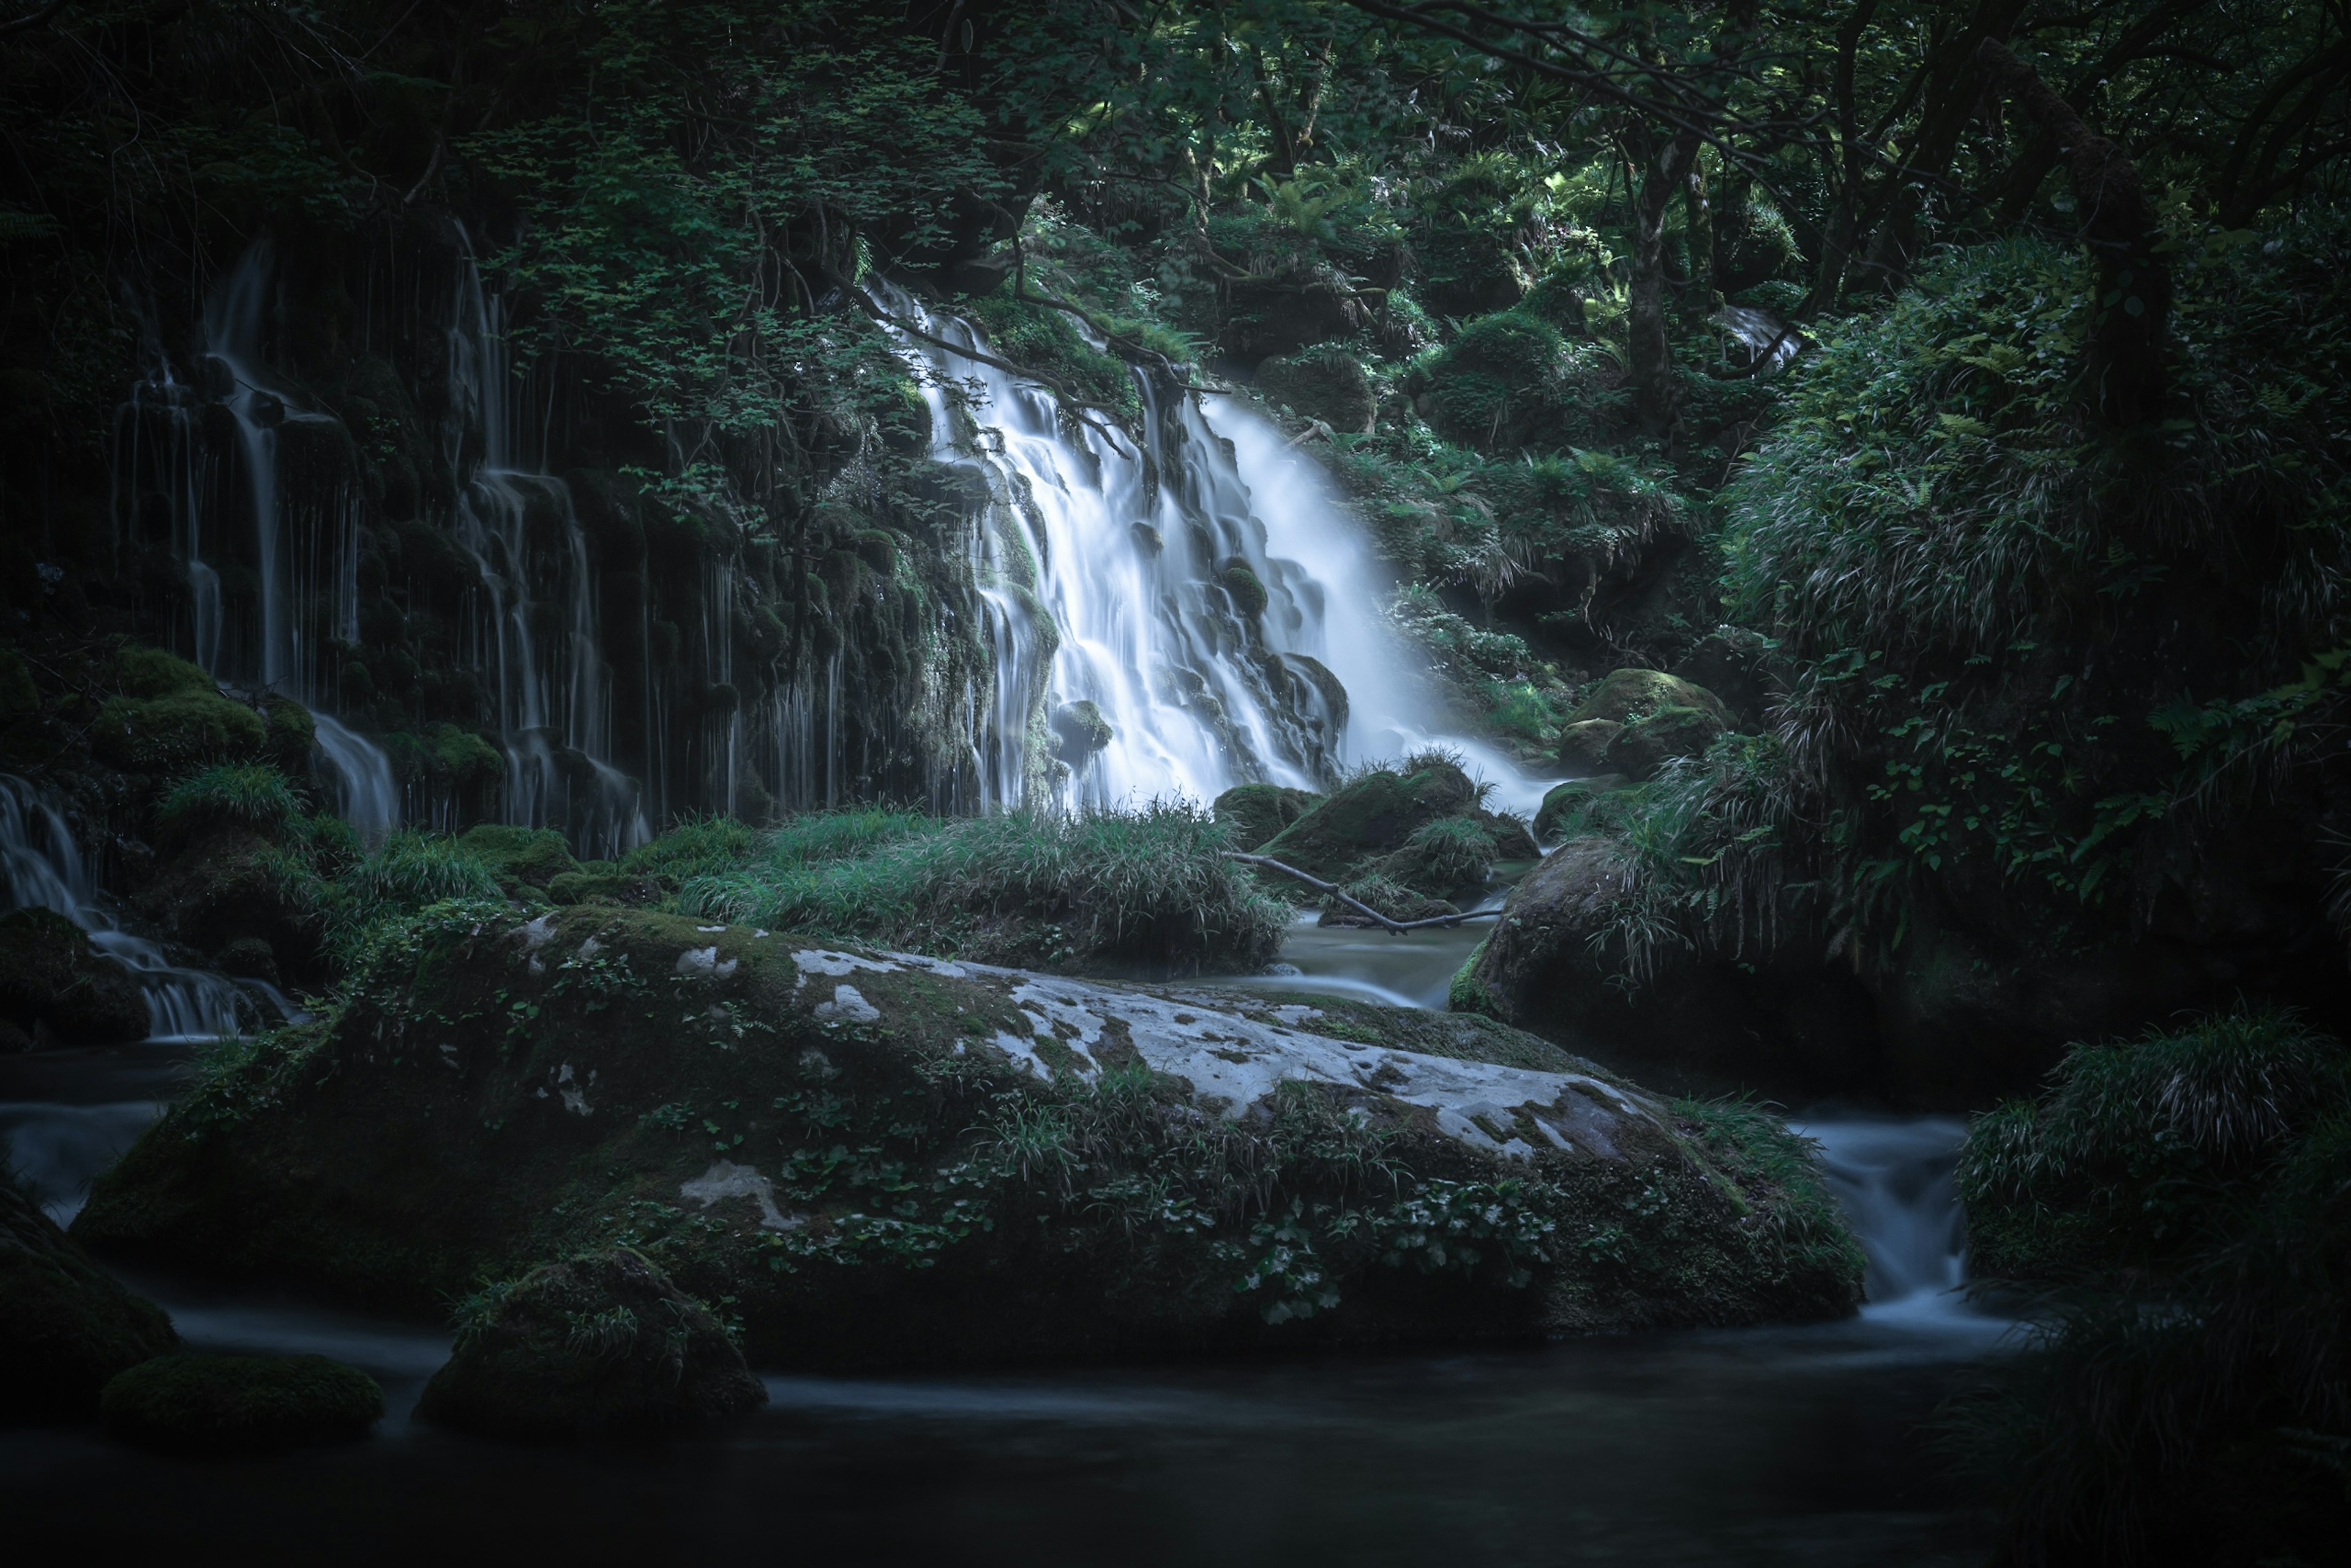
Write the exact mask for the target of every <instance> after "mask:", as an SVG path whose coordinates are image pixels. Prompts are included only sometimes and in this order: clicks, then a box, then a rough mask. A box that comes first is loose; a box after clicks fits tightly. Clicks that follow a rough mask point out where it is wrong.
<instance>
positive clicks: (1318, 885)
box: [1222, 850, 1502, 932]
mask: <svg viewBox="0 0 2351 1568" xmlns="http://www.w3.org/2000/svg"><path fill="white" fill-rule="evenodd" d="M1222 853H1223V855H1224V857H1225V858H1226V859H1227V860H1228V861H1239V862H1242V863H1243V864H1245V865H1253V866H1261V867H1263V868H1264V869H1265V870H1267V871H1278V872H1280V873H1281V874H1282V875H1284V876H1289V877H1295V878H1297V879H1298V880H1299V881H1300V882H1302V883H1305V884H1306V885H1307V886H1309V887H1311V888H1313V889H1314V890H1315V891H1316V892H1318V893H1327V894H1330V895H1331V896H1332V897H1333V898H1335V899H1337V900H1338V901H1339V902H1340V903H1342V904H1345V905H1347V906H1348V907H1349V908H1350V909H1353V910H1354V911H1356V912H1357V913H1358V914H1361V915H1364V916H1366V917H1367V918H1369V919H1371V920H1374V921H1376V922H1378V923H1379V924H1380V925H1384V926H1386V927H1387V928H1388V929H1389V930H1390V931H1393V932H1404V931H1417V930H1419V929H1420V928H1421V927H1422V926H1424V925H1460V924H1461V923H1462V922H1463V921H1465V920H1485V919H1489V918H1499V916H1500V915H1501V913H1502V912H1501V911H1500V910H1499V909H1472V910H1468V911H1465V912H1464V913H1462V914H1459V915H1431V916H1429V918H1427V919H1426V920H1390V919H1389V918H1388V917H1387V916H1386V915H1382V914H1381V913H1380V912H1379V911H1378V910H1376V909H1374V908H1373V907H1372V906H1371V905H1370V904H1365V903H1364V901H1363V900H1362V899H1360V898H1356V897H1353V895H1351V894H1348V893H1347V892H1345V891H1344V890H1343V889H1342V888H1341V887H1340V886H1339V884H1338V883H1335V882H1324V881H1323V880H1322V878H1321V877H1319V876H1310V875H1309V874H1307V873H1305V872H1302V871H1300V870H1299V869H1298V868H1297V867H1296V866H1294V865H1284V864H1282V863H1281V862H1280V861H1278V860H1274V859H1271V858H1270V857H1268V856H1266V855H1245V854H1243V853H1241V852H1239V851H1238V850H1225V851H1223V852H1222Z"/></svg>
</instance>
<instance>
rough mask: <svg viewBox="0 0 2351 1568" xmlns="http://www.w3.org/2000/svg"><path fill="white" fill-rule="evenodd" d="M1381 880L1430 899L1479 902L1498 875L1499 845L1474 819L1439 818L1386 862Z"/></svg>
mask: <svg viewBox="0 0 2351 1568" xmlns="http://www.w3.org/2000/svg"><path fill="white" fill-rule="evenodd" d="M1378 874H1379V875H1381V876H1384V877H1385V878H1387V879H1388V880H1390V881H1392V882H1395V883H1398V884H1400V885H1402V886H1405V887H1408V888H1410V889H1412V890H1413V891H1414V892H1416V893H1418V894H1423V895H1425V896H1426V897H1428V898H1432V899H1447V900H1451V901H1452V902H1453V903H1455V904H1461V903H1464V902H1468V901H1474V900H1475V899H1476V898H1478V897H1479V895H1480V894H1482V893H1483V892H1484V890H1485V886H1486V883H1487V882H1488V881H1489V880H1490V879H1491V878H1492V876H1493V874H1494V840H1493V837H1492V835H1491V834H1489V832H1488V831H1487V830H1486V828H1485V825H1484V824H1483V823H1480V822H1479V821H1475V820H1473V819H1471V818H1468V817H1439V818H1437V820H1436V821H1429V822H1423V823H1422V824H1421V825H1420V826H1419V827H1417V828H1415V829H1414V830H1413V831H1412V836H1411V837H1410V838H1407V839H1406V840H1405V841H1404V842H1403V843H1401V844H1399V845H1397V846H1396V848H1395V850H1393V851H1391V852H1389V853H1388V854H1387V855H1386V856H1384V858H1382V859H1381V861H1380V862H1379V867H1378ZM1381 913H1383V914H1386V913H1387V912H1386V911H1384V910H1383V911H1381ZM1391 918H1402V917H1401V916H1391Z"/></svg>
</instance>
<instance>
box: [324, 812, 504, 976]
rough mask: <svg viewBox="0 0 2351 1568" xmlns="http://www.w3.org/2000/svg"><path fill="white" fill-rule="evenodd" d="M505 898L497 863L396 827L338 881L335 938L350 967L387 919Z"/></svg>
mask: <svg viewBox="0 0 2351 1568" xmlns="http://www.w3.org/2000/svg"><path fill="white" fill-rule="evenodd" d="M452 901H455V902H454V903H453V902H452ZM504 902H505V894H504V893H503V891H502V890H501V888H500V886H499V883H498V873H497V870H496V867H494V866H493V865H491V864H490V862H487V861H485V860H483V859H481V858H480V857H479V856H477V855H475V854H472V853H470V852H467V851H466V849H465V847H464V846H463V845H462V844H460V843H459V842H458V841H456V840H455V839H452V838H449V837H447V836H446V835H444V834H440V833H425V832H417V831H401V832H396V833H393V834H392V835H391V836H390V837H389V838H387V839H385V840H384V841H383V842H382V843H381V845H379V846H378V847H377V848H376V851H375V852H374V853H373V854H371V855H369V856H368V857H367V858H366V859H365V860H363V861H361V862H359V863H358V864H357V865H355V866H353V867H352V868H351V869H350V871H349V872H347V873H345V874H344V875H343V876H342V877H341V879H340V880H339V881H338V882H337V883H336V884H335V889H334V908H333V915H334V925H335V935H334V938H333V941H334V945H335V946H336V948H337V949H338V951H339V952H340V954H341V956H342V957H343V960H344V962H345V965H346V967H350V968H357V967H360V965H361V964H362V963H363V962H364V961H365V960H366V956H367V955H368V954H369V952H370V951H371V947H372V946H373V944H374V943H375V942H376V940H377V937H378V936H379V929H378V928H379V927H381V926H382V925H385V924H386V923H387V922H393V923H396V922H398V921H399V920H400V919H401V918H402V917H403V916H407V915H416V914H419V913H422V912H423V911H424V910H426V909H428V908H431V907H434V906H439V905H443V904H449V905H450V906H451V907H455V908H459V909H463V908H465V907H468V906H472V905H479V904H491V905H496V906H500V907H503V904H504Z"/></svg>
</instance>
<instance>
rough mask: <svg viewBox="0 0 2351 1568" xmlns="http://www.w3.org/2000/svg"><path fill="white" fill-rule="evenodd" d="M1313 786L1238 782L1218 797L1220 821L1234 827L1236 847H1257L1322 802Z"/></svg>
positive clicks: (1233, 835) (1216, 807)
mask: <svg viewBox="0 0 2351 1568" xmlns="http://www.w3.org/2000/svg"><path fill="white" fill-rule="evenodd" d="M1322 800H1323V797H1322V796H1321V795H1318V794H1316V793H1315V792H1314V791H1313V790H1311V789H1290V788H1288V787H1286V786H1284V785H1280V784H1236V785H1234V786H1233V787H1232V788H1231V789H1228V790H1226V791H1225V792H1224V793H1223V794H1221V795H1219V796H1217V800H1216V804H1215V806H1214V807H1213V808H1212V809H1213V810H1214V811H1215V813H1216V818H1217V821H1219V822H1223V823H1226V824H1228V826H1229V827H1230V828H1231V830H1232V840H1231V842H1232V846H1233V847H1234V848H1235V849H1237V850H1253V849H1255V848H1257V847H1258V846H1259V844H1262V843H1264V842H1265V841H1268V840H1269V839H1271V838H1272V837H1273V836H1274V835H1275V834H1276V833H1279V832H1280V831H1281V830H1282V829H1284V828H1286V827H1288V826H1290V823H1292V822H1294V821H1298V819H1299V818H1301V817H1302V816H1304V815H1305V814H1306V813H1307V812H1309V811H1311V810H1313V809H1314V808H1315V807H1317V806H1319V805H1321V804H1322Z"/></svg>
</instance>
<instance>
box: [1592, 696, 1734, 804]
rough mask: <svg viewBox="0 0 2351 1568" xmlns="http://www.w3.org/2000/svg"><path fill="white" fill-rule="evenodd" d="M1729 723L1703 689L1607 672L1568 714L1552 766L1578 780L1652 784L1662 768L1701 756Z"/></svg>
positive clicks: (1725, 713)
mask: <svg viewBox="0 0 2351 1568" xmlns="http://www.w3.org/2000/svg"><path fill="white" fill-rule="evenodd" d="M1731 722H1732V721H1731V715H1730V710H1729V708H1728V707H1726V706H1723V703H1722V699H1721V698H1719V697H1718V696H1716V695H1714V694H1713V693H1712V692H1709V691H1708V690H1707V689H1706V688H1705V687H1704V686H1698V685H1691V684H1690V683H1689V682H1687V681H1685V680H1683V679H1681V678H1680V677H1678V676H1676V675H1669V674H1666V673H1665V672H1664V671H1662V670H1635V669H1625V670H1611V671H1610V672H1609V673H1608V675H1607V677H1606V678H1605V679H1604V680H1603V681H1602V682H1601V683H1600V685H1598V686H1597V687H1595V688H1594V689H1593V692H1592V695H1589V696H1587V697H1585V698H1584V699H1583V703H1582V704H1581V705H1579V706H1577V708H1576V710H1575V711H1574V712H1573V713H1572V714H1570V715H1568V720H1567V724H1566V725H1565V727H1562V729H1561V731H1560V740H1559V760H1560V766H1561V767H1562V768H1565V769H1567V771H1569V772H1570V773H1573V774H1576V775H1578V776H1580V777H1584V778H1592V777H1596V776H1599V775H1602V774H1610V773H1616V774H1622V775H1624V776H1625V778H1627V779H1636V780H1637V779H1650V778H1654V777H1656V773H1657V770H1658V769H1659V768H1663V767H1664V766H1665V765H1666V764H1667V762H1670V761H1673V760H1675V759H1677V758H1685V757H1699V756H1703V755H1704V754H1705V752H1706V748H1707V747H1709V746H1711V745H1713V744H1714V740H1715V737H1718V736H1719V735H1721V734H1722V733H1723V732H1724V731H1726V730H1728V729H1729V728H1730V727H1731Z"/></svg>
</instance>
